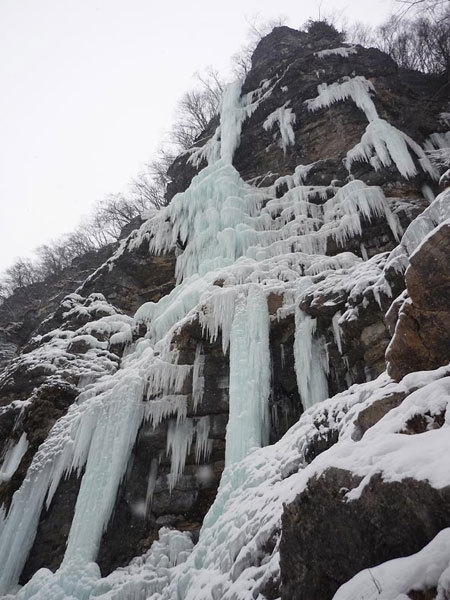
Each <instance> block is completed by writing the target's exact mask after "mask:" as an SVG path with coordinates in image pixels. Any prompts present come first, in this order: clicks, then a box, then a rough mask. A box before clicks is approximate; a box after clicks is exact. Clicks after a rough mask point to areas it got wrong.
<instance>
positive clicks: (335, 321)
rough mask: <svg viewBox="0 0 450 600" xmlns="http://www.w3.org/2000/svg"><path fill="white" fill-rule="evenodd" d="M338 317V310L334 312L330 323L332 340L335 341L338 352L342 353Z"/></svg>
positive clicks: (339, 316) (339, 315) (339, 314)
mask: <svg viewBox="0 0 450 600" xmlns="http://www.w3.org/2000/svg"><path fill="white" fill-rule="evenodd" d="M340 318H341V313H340V312H337V313H335V314H334V315H333V318H332V320H331V324H332V326H333V333H334V340H335V342H336V346H337V347H338V350H339V354H342V340H341V327H340V325H339V319H340Z"/></svg>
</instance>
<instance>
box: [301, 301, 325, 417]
mask: <svg viewBox="0 0 450 600" xmlns="http://www.w3.org/2000/svg"><path fill="white" fill-rule="evenodd" d="M315 332H316V319H313V318H312V317H310V316H309V315H307V314H305V313H304V312H303V311H302V310H301V309H300V308H296V310H295V341H294V358H295V371H296V375H297V385H298V391H299V393H300V399H301V401H302V404H303V408H304V409H305V410H306V409H307V408H310V407H311V406H313V404H316V403H317V402H321V401H322V400H325V398H328V382H327V372H328V357H327V355H326V351H325V348H324V347H323V344H321V342H320V340H318V339H317V338H316V337H315V336H314V334H315Z"/></svg>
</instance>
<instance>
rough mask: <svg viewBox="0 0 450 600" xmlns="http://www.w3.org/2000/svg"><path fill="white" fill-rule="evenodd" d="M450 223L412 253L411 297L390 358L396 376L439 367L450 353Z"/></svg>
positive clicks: (408, 281) (402, 313)
mask: <svg viewBox="0 0 450 600" xmlns="http://www.w3.org/2000/svg"><path fill="white" fill-rule="evenodd" d="M449 252H450V224H448V223H444V224H443V225H442V226H441V227H440V228H439V229H437V230H436V231H435V232H433V234H432V235H430V236H429V237H428V238H427V239H426V240H425V241H424V242H423V244H422V245H421V246H420V248H419V249H418V250H417V251H416V252H415V253H414V254H413V255H412V256H411V258H410V266H409V268H408V270H407V271H406V287H407V290H408V298H407V299H406V300H405V301H404V302H403V304H402V307H401V308H400V312H399V315H398V320H397V324H396V328H395V333H394V336H393V338H392V341H391V344H390V346H389V350H388V353H387V357H386V358H387V360H388V362H389V373H390V374H391V375H392V377H393V378H394V379H396V380H399V379H401V378H402V377H403V376H404V375H406V374H407V373H411V372H413V371H421V370H428V369H435V368H437V367H440V366H441V365H443V364H446V363H447V361H448V357H449V356H450V322H449V313H448V311H449V306H450V265H449V260H448V257H449Z"/></svg>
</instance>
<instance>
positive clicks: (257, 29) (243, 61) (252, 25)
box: [231, 15, 287, 79]
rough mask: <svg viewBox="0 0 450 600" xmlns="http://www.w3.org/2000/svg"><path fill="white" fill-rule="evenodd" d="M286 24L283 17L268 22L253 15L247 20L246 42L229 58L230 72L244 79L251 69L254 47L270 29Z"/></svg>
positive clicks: (285, 19) (285, 18)
mask: <svg viewBox="0 0 450 600" xmlns="http://www.w3.org/2000/svg"><path fill="white" fill-rule="evenodd" d="M286 22H287V17H286V16H285V15H280V16H278V17H275V18H273V19H269V20H264V19H261V17H260V15H254V16H253V17H252V18H251V19H249V20H247V23H248V33H247V39H248V41H247V43H246V44H244V45H243V46H242V48H241V49H240V50H239V51H238V52H236V54H234V55H233V56H232V57H231V63H232V70H233V74H234V75H235V77H237V78H238V79H245V77H246V75H247V73H248V72H249V71H250V69H251V66H252V55H253V52H254V50H255V48H256V46H257V45H258V44H259V42H260V41H261V40H262V38H263V37H265V36H266V35H268V34H269V33H270V32H271V31H272V29H274V28H275V27H281V26H283V25H286Z"/></svg>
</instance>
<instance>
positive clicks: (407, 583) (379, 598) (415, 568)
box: [333, 529, 450, 600]
mask: <svg viewBox="0 0 450 600" xmlns="http://www.w3.org/2000/svg"><path fill="white" fill-rule="evenodd" d="M449 565H450V529H443V530H442V531H441V532H439V533H438V534H437V536H436V537H435V538H434V539H433V540H432V541H431V542H430V543H429V544H427V545H426V546H425V547H424V548H423V549H422V550H420V552H417V553H416V554H412V555H411V556H405V557H403V558H395V559H394V560H390V561H388V562H385V563H383V564H382V565H377V566H374V567H372V568H370V569H365V570H364V571H361V573H358V574H357V575H355V576H354V577H353V578H352V579H350V581H348V582H347V583H346V584H344V585H343V586H341V587H340V588H339V589H338V591H337V592H336V594H335V595H334V596H333V600H353V599H354V598H356V597H358V598H360V599H361V600H392V599H394V598H397V599H400V598H405V599H406V598H407V597H409V596H407V594H408V592H410V591H411V590H416V591H427V590H430V589H432V588H435V587H438V586H439V583H440V580H441V576H442V574H443V573H444V570H445V569H446V568H447V567H448V566H449ZM445 588H447V589H448V587H447V586H445V587H444V588H443V589H441V593H442V592H443V591H444V589H445ZM437 597H438V598H439V597H440V596H439V595H438V596H437ZM442 598H445V596H442Z"/></svg>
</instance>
